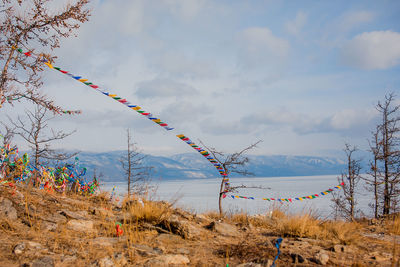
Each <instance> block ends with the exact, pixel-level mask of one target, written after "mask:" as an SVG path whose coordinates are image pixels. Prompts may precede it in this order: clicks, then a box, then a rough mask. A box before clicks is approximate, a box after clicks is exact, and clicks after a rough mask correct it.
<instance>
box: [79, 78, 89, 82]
mask: <svg viewBox="0 0 400 267" xmlns="http://www.w3.org/2000/svg"><path fill="white" fill-rule="evenodd" d="M79 81H80V82H83V83H84V82H87V81H88V79H79Z"/></svg>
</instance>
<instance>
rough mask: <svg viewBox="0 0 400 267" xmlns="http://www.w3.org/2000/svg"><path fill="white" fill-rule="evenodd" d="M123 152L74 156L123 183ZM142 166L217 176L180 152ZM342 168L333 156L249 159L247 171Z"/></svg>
mask: <svg viewBox="0 0 400 267" xmlns="http://www.w3.org/2000/svg"><path fill="white" fill-rule="evenodd" d="M124 153H125V152H124V151H111V152H103V153H94V152H84V151H82V152H80V153H79V155H78V157H79V160H80V162H81V165H82V166H85V167H86V168H87V169H88V175H89V176H91V175H93V170H96V172H97V173H102V174H103V178H102V179H103V180H104V181H121V180H123V173H124V172H123V169H122V167H121V163H120V158H121V157H122V156H123V155H124ZM143 165H144V166H149V167H150V166H151V167H153V172H152V176H153V177H155V178H162V179H164V180H168V179H191V178H197V179H198V178H204V179H205V178H215V177H218V173H217V172H216V170H215V169H214V167H213V166H212V165H211V164H209V162H208V161H207V160H205V159H204V158H203V157H201V156H200V155H198V154H197V153H183V154H177V155H173V156H170V157H162V156H152V155H147V156H146V158H145V159H144V160H143ZM344 169H345V162H344V161H343V160H342V159H340V158H334V157H313V156H285V155H272V156H254V155H251V156H250V162H249V164H248V170H249V171H251V172H253V173H254V174H255V176H256V177H277V176H304V175H329V174H340V173H341V172H342V171H343V170H344ZM232 177H235V175H234V174H233V175H232Z"/></svg>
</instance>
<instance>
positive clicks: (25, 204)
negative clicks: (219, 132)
mask: <svg viewBox="0 0 400 267" xmlns="http://www.w3.org/2000/svg"><path fill="white" fill-rule="evenodd" d="M6 200H10V201H11V203H12V204H11V206H12V207H13V208H15V210H16V212H17V218H16V219H13V220H12V219H10V218H9V216H10V212H8V213H7V212H5V213H4V210H5V207H6V206H7V205H6V204H7V203H6V202H7V201H6ZM5 201H6V202H5ZM0 204H1V205H0V214H1V217H0V218H1V219H0V265H1V266H20V265H23V264H27V265H25V266H29V265H31V266H53V265H51V264H54V265H55V266H90V265H93V266H168V264H170V265H171V264H172V263H176V264H177V265H175V266H185V265H186V266H226V264H229V266H238V265H239V264H242V263H251V262H252V263H254V264H260V266H270V265H271V263H272V260H273V259H274V257H275V255H276V248H275V245H274V244H275V240H276V239H277V238H278V237H283V240H284V241H283V243H282V245H281V255H280V256H279V259H278V261H277V266H317V265H320V264H322V263H323V262H321V259H320V258H321V256H320V255H322V254H326V255H327V256H328V261H327V262H326V264H327V265H329V266H352V264H353V266H378V265H379V266H396V264H398V259H399V250H398V249H397V246H398V244H399V241H400V238H397V236H398V235H399V229H400V219H399V216H394V217H391V218H389V219H387V220H380V221H379V220H376V221H371V220H370V221H368V220H364V221H360V222H354V223H347V222H340V221H321V220H318V219H316V218H315V217H314V216H312V213H304V214H298V215H291V216H288V215H286V214H285V213H284V212H283V211H281V210H279V209H274V210H273V211H272V212H271V213H270V214H269V215H268V216H264V215H259V216H248V215H246V214H232V215H230V216H227V217H225V218H220V217H219V214H218V213H208V214H193V213H189V212H186V211H184V210H181V209H176V208H173V207H172V205H171V204H169V203H166V202H155V201H146V200H143V201H141V200H139V199H137V198H134V197H133V198H131V199H125V200H124V201H123V203H122V204H121V205H119V206H118V205H113V204H111V203H110V202H109V196H108V195H107V194H106V193H102V194H99V195H96V196H93V197H89V198H84V197H80V196H75V195H66V196H61V195H51V194H49V193H46V192H43V191H38V190H36V189H32V190H31V191H30V192H27V191H25V189H24V188H17V189H12V188H8V187H6V186H0ZM117 222H119V223H121V226H122V230H123V233H122V235H121V236H117V232H116V223H117ZM396 238H397V239H396ZM46 260H47V261H48V262H47V263H46ZM35 262H36V264H38V265H34V264H35ZM49 262H50V263H51V264H50V265H46V264H48V263H49ZM392 264H393V265H392ZM171 266H173V265H171ZM253 266H255V265H253Z"/></svg>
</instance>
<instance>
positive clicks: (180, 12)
mask: <svg viewBox="0 0 400 267" xmlns="http://www.w3.org/2000/svg"><path fill="white" fill-rule="evenodd" d="M205 2H206V1H205V0H185V1H181V0H164V3H165V4H166V5H167V6H168V7H169V8H170V10H171V13H172V14H174V15H176V16H178V17H180V18H182V19H184V20H190V19H193V18H194V17H195V16H196V15H197V14H198V13H199V12H200V11H201V9H202V8H203V7H204V5H205Z"/></svg>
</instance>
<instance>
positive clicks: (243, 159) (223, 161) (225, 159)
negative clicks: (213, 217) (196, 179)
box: [200, 140, 262, 216]
mask: <svg viewBox="0 0 400 267" xmlns="http://www.w3.org/2000/svg"><path fill="white" fill-rule="evenodd" d="M261 142H262V141H261V140H258V141H257V142H255V143H253V144H251V145H249V146H247V147H245V148H243V149H242V150H240V151H238V152H235V153H232V154H228V153H224V152H221V151H218V150H217V149H215V148H213V147H207V146H206V145H205V144H204V143H203V142H201V141H200V143H201V144H202V146H203V147H205V148H206V149H207V150H208V152H209V153H210V154H211V155H212V156H213V158H214V159H215V160H216V161H218V163H219V164H220V165H221V167H222V168H223V169H224V172H225V173H226V174H227V175H228V176H229V174H230V173H237V174H239V175H243V176H249V175H254V174H253V173H252V172H250V171H248V170H247V169H246V164H247V163H248V162H249V158H248V157H247V156H245V154H246V153H247V152H248V151H250V150H252V149H254V148H256V147H257V145H258V144H259V143H261ZM240 188H248V186H245V185H240V186H235V187H231V186H230V185H229V183H228V182H227V179H225V178H223V179H222V180H221V185H220V189H219V197H218V209H219V214H220V216H222V215H223V210H222V198H223V196H224V194H226V193H228V192H236V190H237V189H240ZM255 188H259V187H255Z"/></svg>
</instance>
